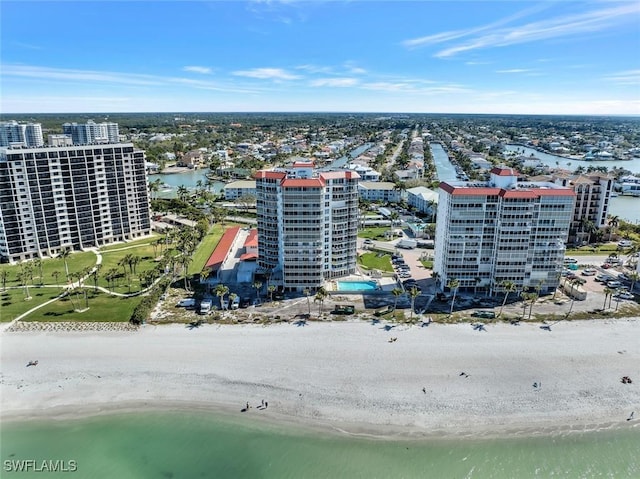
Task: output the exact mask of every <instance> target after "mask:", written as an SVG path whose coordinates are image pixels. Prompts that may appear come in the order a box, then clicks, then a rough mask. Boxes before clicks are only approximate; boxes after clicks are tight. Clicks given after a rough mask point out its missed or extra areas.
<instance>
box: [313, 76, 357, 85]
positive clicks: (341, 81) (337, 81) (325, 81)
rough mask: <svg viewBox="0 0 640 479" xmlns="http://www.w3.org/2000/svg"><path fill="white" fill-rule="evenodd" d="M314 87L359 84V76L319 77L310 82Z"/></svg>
mask: <svg viewBox="0 0 640 479" xmlns="http://www.w3.org/2000/svg"><path fill="white" fill-rule="evenodd" d="M309 84H310V85H311V86H313V87H325V86H328V87H350V86H355V85H357V84H358V79H357V78H318V79H317V80H312V81H311V82H310V83H309Z"/></svg>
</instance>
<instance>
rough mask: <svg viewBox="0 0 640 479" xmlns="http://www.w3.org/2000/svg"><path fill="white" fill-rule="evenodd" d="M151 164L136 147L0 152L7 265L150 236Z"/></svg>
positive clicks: (1, 254)
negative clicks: (148, 166)
mask: <svg viewBox="0 0 640 479" xmlns="http://www.w3.org/2000/svg"><path fill="white" fill-rule="evenodd" d="M144 166H145V156H144V152H143V151H141V150H136V149H134V147H133V144H131V143H118V144H107V145H90V146H64V147H42V148H26V147H23V148H0V261H3V262H7V261H9V262H14V261H20V260H24V259H30V258H36V257H41V256H53V255H55V254H57V253H59V252H60V251H61V250H62V249H65V248H71V249H82V248H86V247H90V246H101V245H104V244H107V243H110V242H113V241H119V240H125V239H132V238H135V237H138V236H143V235H146V234H149V233H150V229H151V225H150V212H149V195H148V191H147V179H146V173H145V168H144Z"/></svg>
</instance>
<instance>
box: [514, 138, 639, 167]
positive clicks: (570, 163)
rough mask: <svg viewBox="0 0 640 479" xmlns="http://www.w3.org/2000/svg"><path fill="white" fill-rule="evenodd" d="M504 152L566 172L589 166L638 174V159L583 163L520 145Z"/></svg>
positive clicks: (582, 161)
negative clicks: (622, 169)
mask: <svg viewBox="0 0 640 479" xmlns="http://www.w3.org/2000/svg"><path fill="white" fill-rule="evenodd" d="M504 149H505V150H506V151H514V152H518V153H520V154H521V155H524V156H531V155H532V154H533V156H535V157H536V158H538V159H539V160H540V161H541V162H542V163H544V164H545V165H547V166H550V167H552V168H557V167H560V168H565V169H567V170H571V171H573V170H575V169H576V168H578V167H580V166H582V167H584V168H588V167H589V166H606V167H607V168H614V167H618V168H624V169H625V170H629V171H631V172H632V173H636V174H640V158H634V159H633V160H615V161H613V160H612V161H584V160H576V159H575V158H565V157H563V156H556V155H551V154H549V153H545V152H543V151H538V150H536V149H534V148H529V147H526V146H520V145H506V146H505V147H504Z"/></svg>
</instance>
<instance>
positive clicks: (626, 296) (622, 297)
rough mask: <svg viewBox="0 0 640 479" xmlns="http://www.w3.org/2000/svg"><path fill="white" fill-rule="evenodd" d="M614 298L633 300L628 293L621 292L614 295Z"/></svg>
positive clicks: (631, 295)
mask: <svg viewBox="0 0 640 479" xmlns="http://www.w3.org/2000/svg"><path fill="white" fill-rule="evenodd" d="M614 296H617V297H618V298H621V299H634V297H635V296H633V294H631V293H630V292H629V291H623V292H621V293H617V294H615V295H614Z"/></svg>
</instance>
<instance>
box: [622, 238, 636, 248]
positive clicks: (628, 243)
mask: <svg viewBox="0 0 640 479" xmlns="http://www.w3.org/2000/svg"><path fill="white" fill-rule="evenodd" d="M618 246H619V247H620V248H630V247H631V246H633V241H631V240H620V241H618Z"/></svg>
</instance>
